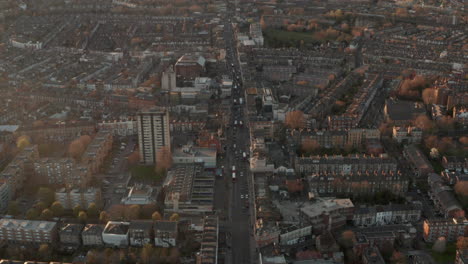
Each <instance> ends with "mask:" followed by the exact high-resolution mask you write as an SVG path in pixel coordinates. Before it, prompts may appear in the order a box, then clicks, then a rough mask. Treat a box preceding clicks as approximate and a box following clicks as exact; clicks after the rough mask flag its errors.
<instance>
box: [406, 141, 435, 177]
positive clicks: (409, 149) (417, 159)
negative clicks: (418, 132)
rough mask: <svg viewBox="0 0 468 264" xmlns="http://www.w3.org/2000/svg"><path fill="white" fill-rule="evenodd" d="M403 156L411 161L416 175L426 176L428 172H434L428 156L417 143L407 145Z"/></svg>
mask: <svg viewBox="0 0 468 264" xmlns="http://www.w3.org/2000/svg"><path fill="white" fill-rule="evenodd" d="M403 156H404V157H405V158H406V159H407V160H408V161H409V162H410V164H411V169H412V171H413V173H414V175H415V176H416V177H425V176H427V174H429V173H431V172H434V169H433V168H432V165H431V163H430V162H429V160H428V159H427V157H426V156H425V155H424V153H423V152H422V151H421V150H420V149H419V148H418V147H416V146H415V145H407V146H405V149H404V150H403Z"/></svg>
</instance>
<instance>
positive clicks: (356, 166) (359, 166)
mask: <svg viewBox="0 0 468 264" xmlns="http://www.w3.org/2000/svg"><path fill="white" fill-rule="evenodd" d="M294 165H295V170H296V172H300V173H304V174H312V173H337V174H345V175H346V174H351V173H358V172H365V171H372V172H387V173H389V172H394V171H396V170H397V162H396V160H395V159H394V158H389V157H386V156H380V157H374V156H365V155H355V156H341V155H339V156H311V157H296V158H295V162H294Z"/></svg>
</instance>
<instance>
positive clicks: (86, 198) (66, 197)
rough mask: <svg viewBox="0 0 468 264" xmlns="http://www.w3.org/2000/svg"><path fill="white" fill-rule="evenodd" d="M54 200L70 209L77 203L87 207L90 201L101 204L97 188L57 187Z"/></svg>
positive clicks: (99, 192)
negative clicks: (69, 188) (68, 188)
mask: <svg viewBox="0 0 468 264" xmlns="http://www.w3.org/2000/svg"><path fill="white" fill-rule="evenodd" d="M55 200H56V201H58V202H60V203H61V204H62V206H63V208H65V209H72V208H74V207H75V206H77V205H79V206H81V207H82V208H88V206H89V205H90V204H91V203H95V204H96V205H98V206H99V205H101V204H102V197H101V190H99V189H97V188H87V189H71V190H67V189H66V188H62V189H59V190H58V191H56V192H55Z"/></svg>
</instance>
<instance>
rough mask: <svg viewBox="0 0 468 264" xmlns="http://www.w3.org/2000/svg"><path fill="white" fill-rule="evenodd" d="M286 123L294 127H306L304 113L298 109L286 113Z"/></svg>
mask: <svg viewBox="0 0 468 264" xmlns="http://www.w3.org/2000/svg"><path fill="white" fill-rule="evenodd" d="M285 124H286V126H288V127H290V128H293V129H299V128H304V127H305V118H304V113H303V112H302V111H298V110H297V111H292V112H288V113H287V114H286V119H285Z"/></svg>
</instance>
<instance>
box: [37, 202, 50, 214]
mask: <svg viewBox="0 0 468 264" xmlns="http://www.w3.org/2000/svg"><path fill="white" fill-rule="evenodd" d="M34 208H36V209H37V211H38V212H42V211H43V210H44V209H46V208H47V205H46V204H45V203H44V202H38V203H36V204H35V205H34Z"/></svg>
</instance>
